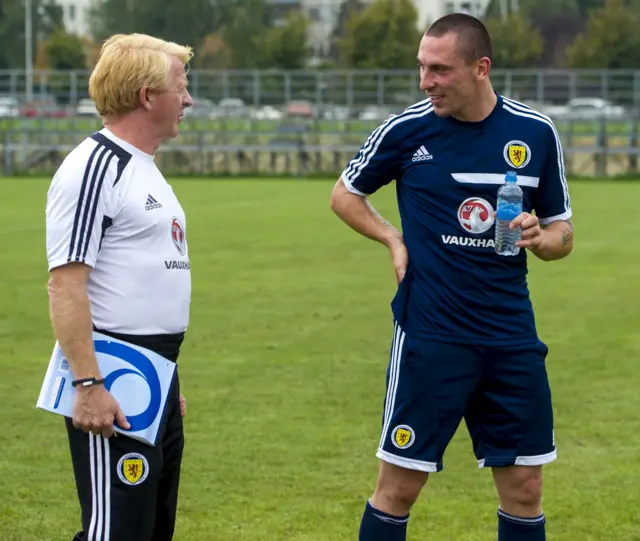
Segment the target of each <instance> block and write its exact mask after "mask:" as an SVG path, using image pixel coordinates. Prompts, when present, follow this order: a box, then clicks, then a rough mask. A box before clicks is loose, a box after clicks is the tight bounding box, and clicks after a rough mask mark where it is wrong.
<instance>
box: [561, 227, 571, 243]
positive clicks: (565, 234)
mask: <svg viewBox="0 0 640 541" xmlns="http://www.w3.org/2000/svg"><path fill="white" fill-rule="evenodd" d="M572 240H573V231H572V230H571V229H563V230H562V247H563V248H564V247H566V246H567V244H570V243H571V241H572Z"/></svg>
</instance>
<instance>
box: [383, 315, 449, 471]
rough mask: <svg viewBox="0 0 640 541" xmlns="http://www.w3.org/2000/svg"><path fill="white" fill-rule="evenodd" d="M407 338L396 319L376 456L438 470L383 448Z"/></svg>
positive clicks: (391, 461) (387, 460) (430, 464)
mask: <svg viewBox="0 0 640 541" xmlns="http://www.w3.org/2000/svg"><path fill="white" fill-rule="evenodd" d="M405 338H406V334H405V333H404V331H403V330H402V328H401V327H400V325H399V324H398V322H397V321H396V322H395V325H394V329H393V342H392V343H391V361H390V365H389V385H388V387H387V397H386V400H385V408H384V422H383V423H382V435H381V436H380V443H379V444H378V452H377V453H376V457H378V458H379V459H380V460H384V461H385V462H388V463H389V464H394V465H396V466H400V467H401V468H407V469H410V470H419V471H424V472H436V471H438V465H437V464H436V463H435V462H425V461H423V460H415V459H411V458H405V457H401V456H398V455H394V454H393V453H390V452H389V451H385V450H384V448H383V447H384V442H385V440H386V439H387V436H388V434H389V425H390V424H391V419H392V418H393V410H394V408H395V404H396V394H397V392H398V380H399V378H400V360H401V359H402V348H403V346H404V340H405Z"/></svg>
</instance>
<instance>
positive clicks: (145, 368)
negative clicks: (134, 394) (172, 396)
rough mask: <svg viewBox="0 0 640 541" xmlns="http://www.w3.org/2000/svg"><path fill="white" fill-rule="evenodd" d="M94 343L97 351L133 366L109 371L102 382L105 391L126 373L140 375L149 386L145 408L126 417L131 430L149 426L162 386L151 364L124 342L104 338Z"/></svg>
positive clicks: (160, 401)
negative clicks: (148, 395)
mask: <svg viewBox="0 0 640 541" xmlns="http://www.w3.org/2000/svg"><path fill="white" fill-rule="evenodd" d="M94 344H95V350H96V352H97V353H104V354H106V355H112V356H113V357H117V358H119V359H121V360H123V361H125V362H126V363H128V364H130V365H131V366H132V367H133V368H120V369H119V370H114V371H113V372H111V373H110V374H109V375H108V376H107V377H106V378H105V382H104V386H105V389H107V391H109V390H111V386H112V385H113V384H114V382H115V381H116V380H117V379H118V378H120V377H122V376H124V375H126V374H135V375H137V376H140V377H142V378H143V379H144V380H145V381H146V382H147V385H148V386H149V394H150V396H151V398H150V399H149V405H148V406H147V409H145V410H144V411H143V412H142V413H139V414H138V415H132V416H130V417H127V421H129V424H130V425H131V428H130V429H129V431H131V432H137V431H139V430H145V429H146V428H149V427H150V426H151V425H152V424H153V422H154V421H155V419H156V416H157V415H158V412H159V411H160V405H161V403H162V387H161V385H160V379H159V378H158V374H157V372H156V370H155V368H154V367H153V364H152V363H151V361H150V360H149V359H148V358H147V357H146V356H144V355H143V354H142V353H140V352H139V351H138V350H136V349H133V348H131V347H129V346H126V345H124V344H120V343H118V342H107V341H106V340H96V341H95V342H94Z"/></svg>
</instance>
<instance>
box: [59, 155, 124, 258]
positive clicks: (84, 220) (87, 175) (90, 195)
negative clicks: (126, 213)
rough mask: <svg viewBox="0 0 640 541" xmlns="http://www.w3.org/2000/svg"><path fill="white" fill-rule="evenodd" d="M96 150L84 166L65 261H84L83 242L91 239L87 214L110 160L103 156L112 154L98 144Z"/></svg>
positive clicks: (98, 192)
mask: <svg viewBox="0 0 640 541" xmlns="http://www.w3.org/2000/svg"><path fill="white" fill-rule="evenodd" d="M96 151H99V152H98V156H97V158H96V153H95V151H94V152H92V153H91V158H90V159H89V161H88V162H87V166H86V168H85V172H84V178H83V181H82V189H81V190H80V197H78V207H77V209H76V217H75V219H74V222H73V233H72V242H71V244H70V246H69V255H68V257H67V261H76V262H79V263H83V262H84V258H82V253H83V247H84V243H85V242H87V243H88V242H89V241H90V239H91V229H90V228H89V216H90V212H91V209H92V207H93V206H96V205H97V204H98V200H99V199H100V189H101V188H102V182H100V181H99V180H98V179H99V178H100V179H104V175H105V173H106V171H107V167H108V165H109V162H110V161H111V160H110V159H107V160H106V161H105V156H106V155H107V154H110V157H113V154H111V153H110V152H109V149H108V148H105V147H100V146H98V147H96ZM76 236H77V240H76Z"/></svg>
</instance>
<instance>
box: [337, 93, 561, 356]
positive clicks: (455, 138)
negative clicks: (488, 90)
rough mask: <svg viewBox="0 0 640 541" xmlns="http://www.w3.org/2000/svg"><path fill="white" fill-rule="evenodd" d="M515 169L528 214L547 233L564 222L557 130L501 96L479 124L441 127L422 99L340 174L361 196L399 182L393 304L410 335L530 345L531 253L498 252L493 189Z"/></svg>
mask: <svg viewBox="0 0 640 541" xmlns="http://www.w3.org/2000/svg"><path fill="white" fill-rule="evenodd" d="M509 170H512V171H516V172H517V175H518V184H519V185H520V186H521V187H522V189H523V191H524V211H526V212H532V211H534V212H535V214H536V215H537V216H538V219H539V220H540V223H541V224H543V225H546V224H550V223H551V222H554V221H557V220H568V219H569V218H571V202H570V199H569V191H568V186H567V180H566V177H565V170H564V158H563V155H562V148H561V143H560V138H559V136H558V132H557V131H556V129H555V126H554V125H553V123H552V121H551V120H550V119H549V118H548V117H546V116H544V115H542V114H540V113H538V112H536V111H535V110H534V109H531V108H530V107H528V106H526V105H523V104H520V103H518V102H515V101H513V100H510V99H507V98H505V97H503V96H498V101H497V104H496V107H495V108H494V110H493V111H492V113H491V114H490V115H489V116H488V117H487V118H485V119H484V120H483V121H481V122H474V123H469V122H461V121H458V120H456V119H454V118H453V117H445V118H440V117H438V116H437V115H436V114H435V113H434V112H433V106H432V105H431V104H430V102H429V100H425V101H423V102H420V103H417V104H415V105H413V106H411V107H408V108H407V109H406V110H405V111H404V112H403V113H401V114H399V115H392V116H390V117H389V118H388V119H387V120H385V121H384V122H383V123H382V124H381V125H380V126H379V127H378V128H377V129H376V130H375V131H373V132H372V133H371V135H370V136H369V138H368V139H367V141H366V142H365V144H364V145H363V146H362V148H361V149H360V151H359V152H358V154H357V155H356V156H355V157H354V158H353V160H351V162H349V164H348V165H347V167H346V168H345V170H344V171H343V173H342V179H343V182H344V183H345V185H346V187H347V188H348V189H349V191H351V192H352V193H356V194H358V195H361V196H368V195H371V194H373V193H374V192H376V191H377V190H378V189H380V188H381V187H383V186H385V185H386V184H389V183H390V182H391V181H392V180H396V191H397V199H398V206H399V211H400V217H401V227H402V234H403V237H404V241H405V244H406V246H407V250H408V253H409V266H408V268H407V273H406V275H405V278H404V279H403V281H402V282H401V284H400V286H399V288H398V291H397V293H396V295H395V297H394V299H393V302H392V303H391V306H392V310H393V314H394V317H395V319H396V320H397V321H398V323H399V324H400V326H401V327H402V328H403V330H404V331H405V332H406V333H407V334H408V335H409V336H416V337H423V338H428V339H437V340H444V341H452V342H457V343H467V344H480V345H509V344H518V343H527V342H532V341H535V340H537V331H536V326H535V318H534V314H533V308H532V305H531V301H530V298H529V289H528V285H527V280H526V275H527V254H526V250H520V253H519V254H518V255H517V256H510V257H505V256H499V255H498V254H496V253H495V246H494V240H493V239H494V229H495V226H494V217H493V212H494V210H495V208H496V199H497V191H498V189H499V188H500V186H501V185H502V184H503V183H504V181H505V176H506V172H507V171H509Z"/></svg>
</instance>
